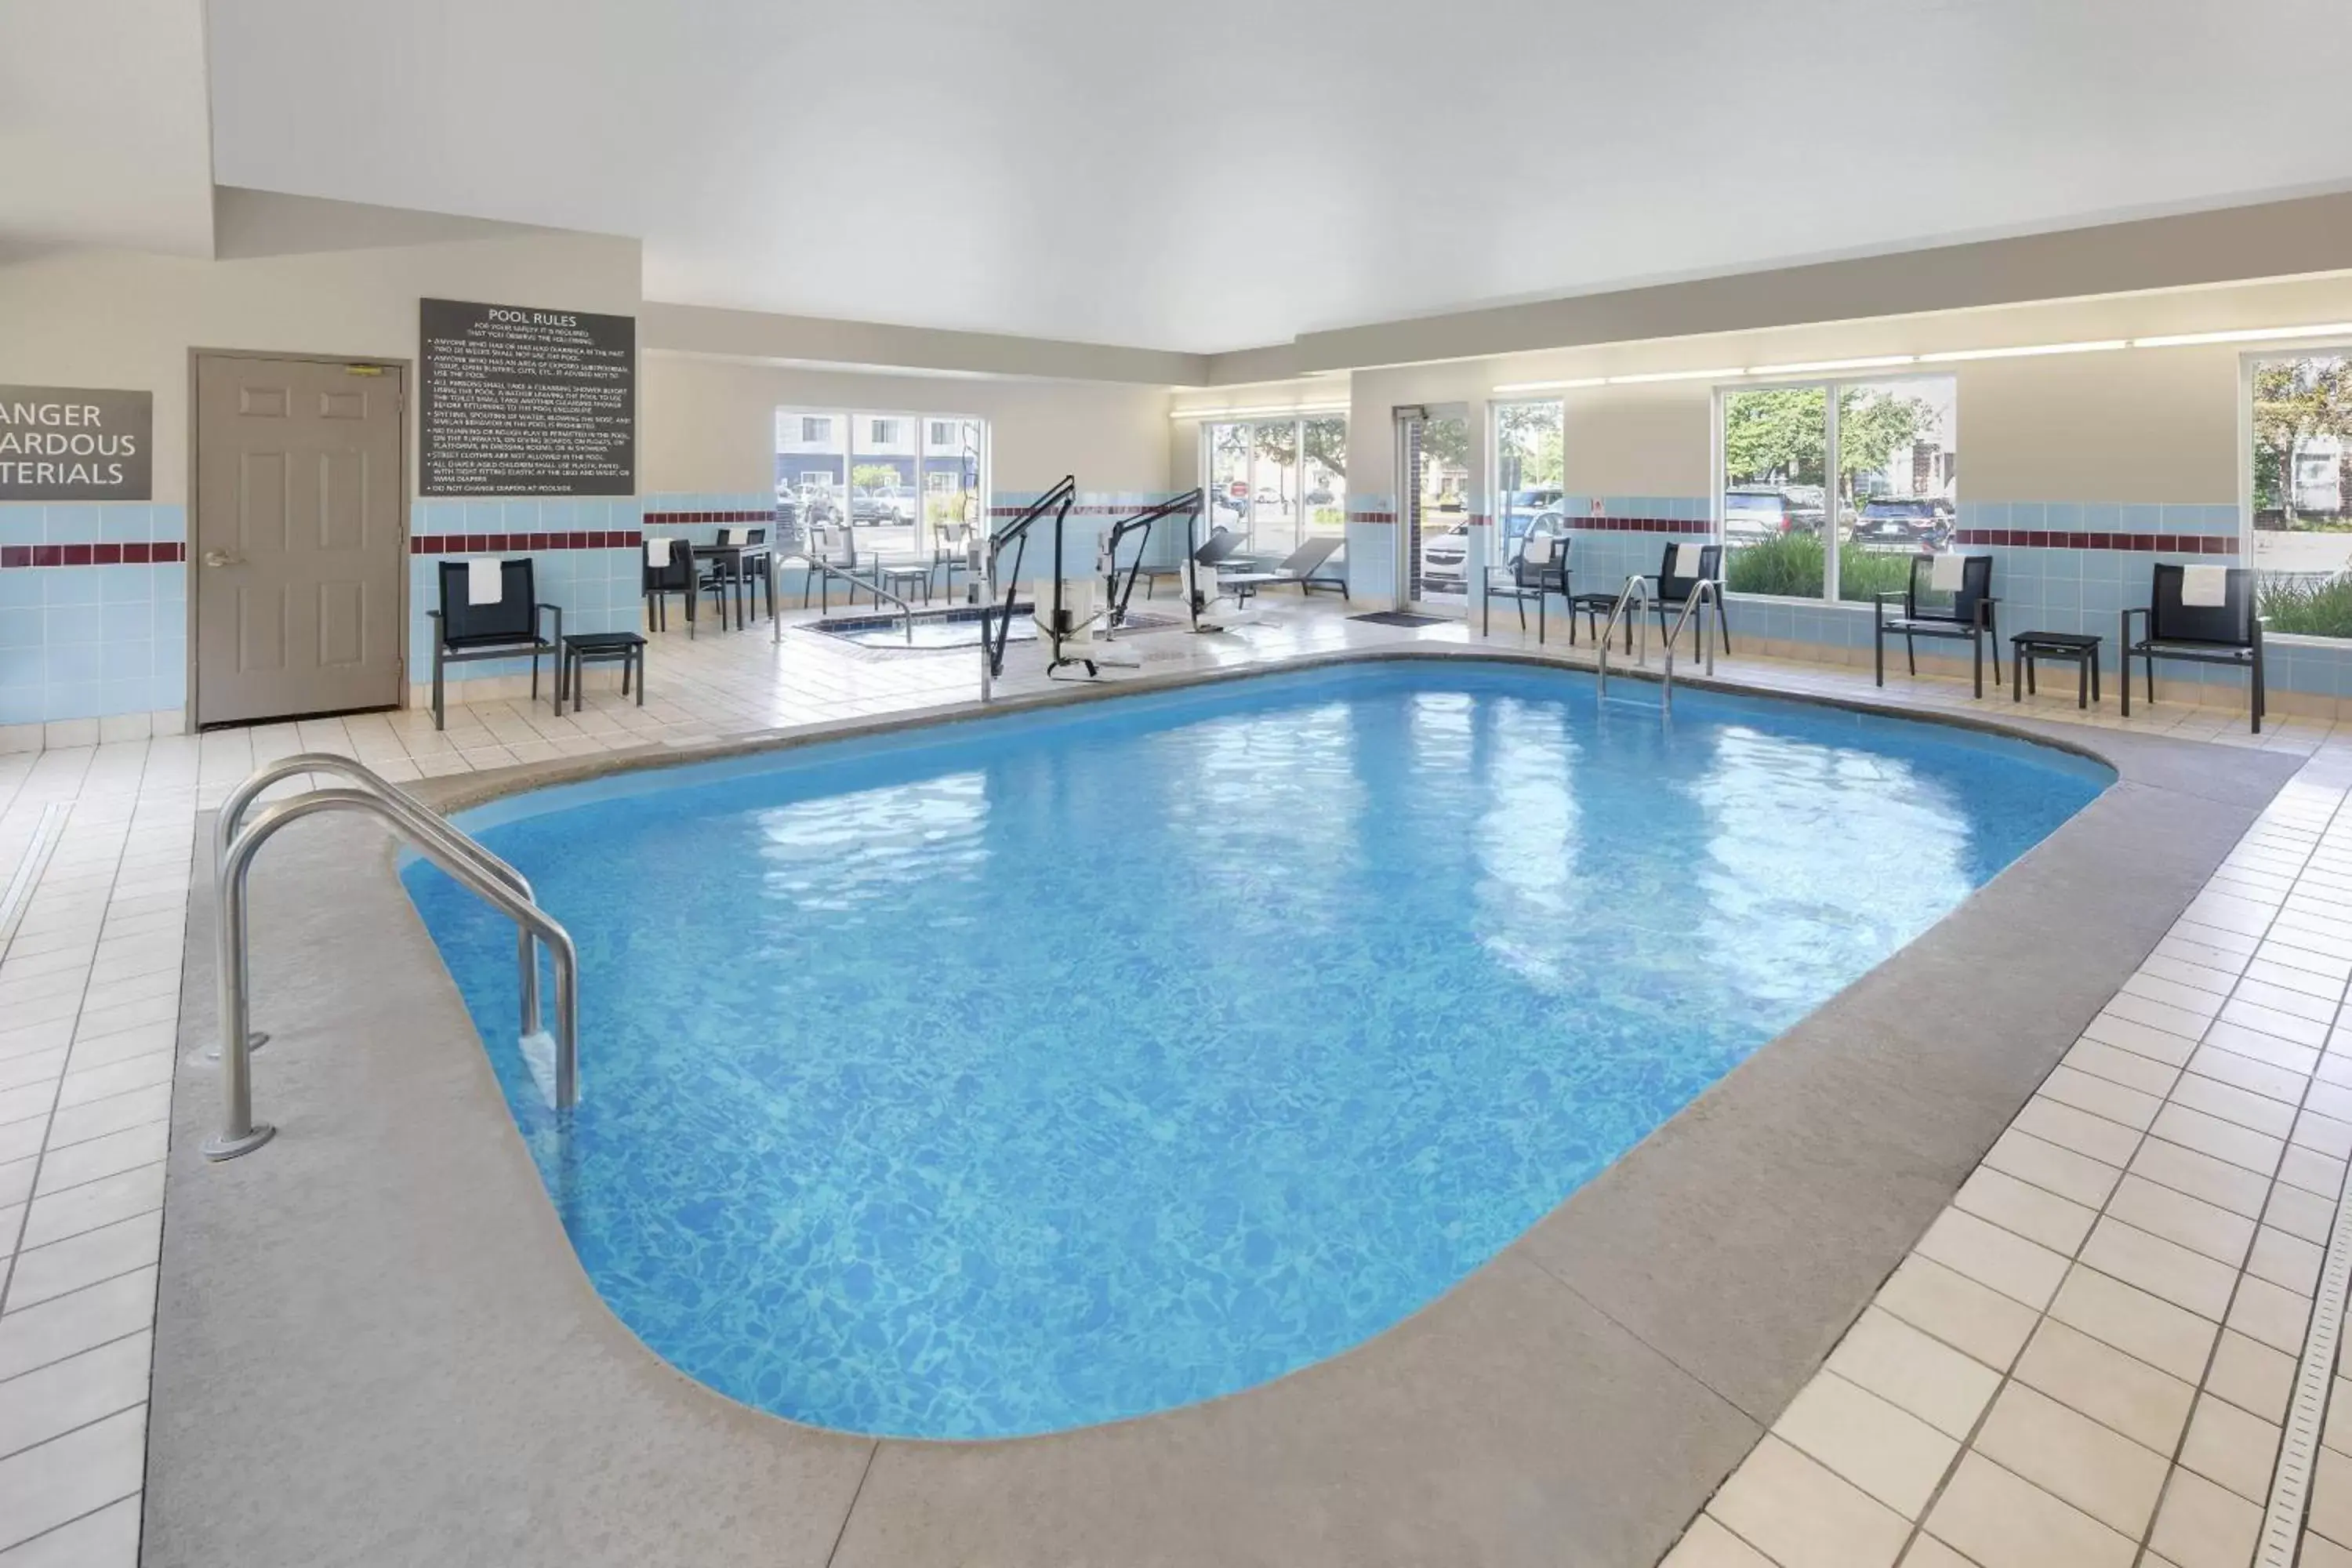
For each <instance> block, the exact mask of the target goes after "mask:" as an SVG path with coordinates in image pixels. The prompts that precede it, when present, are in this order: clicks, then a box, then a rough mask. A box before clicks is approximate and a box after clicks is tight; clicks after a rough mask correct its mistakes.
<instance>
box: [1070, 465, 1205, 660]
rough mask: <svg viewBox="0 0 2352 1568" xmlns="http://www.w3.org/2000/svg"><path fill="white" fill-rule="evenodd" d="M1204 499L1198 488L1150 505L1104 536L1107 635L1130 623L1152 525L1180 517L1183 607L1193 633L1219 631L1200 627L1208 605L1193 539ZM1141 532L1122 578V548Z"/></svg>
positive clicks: (1102, 560) (1101, 560) (1102, 557)
mask: <svg viewBox="0 0 2352 1568" xmlns="http://www.w3.org/2000/svg"><path fill="white" fill-rule="evenodd" d="M1204 499H1205V492H1204V491H1202V489H1200V488H1199V487H1198V486H1195V487H1193V488H1192V489H1189V490H1186V491H1185V492H1184V493H1183V494H1182V495H1181V496H1174V497H1171V499H1169V500H1164V501H1161V502H1160V503H1159V504H1158V505H1156V506H1148V507H1146V508H1144V509H1143V510H1141V511H1139V512H1137V513H1136V514H1135V515H1134V516H1132V517H1123V518H1121V519H1119V520H1118V521H1117V522H1114V523H1112V524H1111V525H1110V530H1109V531H1108V532H1107V533H1105V534H1104V535H1103V542H1102V553H1101V555H1100V556H1099V557H1098V559H1097V566H1098V567H1099V568H1100V569H1101V571H1102V575H1103V598H1104V602H1105V603H1106V604H1107V605H1108V606H1109V612H1110V613H1109V618H1108V621H1107V622H1106V623H1105V626H1104V634H1105V635H1106V636H1108V635H1109V634H1110V633H1112V632H1115V631H1117V630H1118V628H1119V627H1121V626H1125V625H1126V624H1127V610H1128V605H1129V603H1130V602H1131V601H1132V600H1133V599H1134V597H1135V580H1136V578H1138V577H1139V576H1140V575H1142V574H1143V558H1144V556H1146V555H1147V554H1149V553H1150V550H1151V530H1152V526H1153V525H1154V524H1155V523H1159V522H1162V521H1166V520H1167V519H1169V518H1171V517H1181V518H1182V519H1183V520H1184V566H1185V584H1184V604H1185V607H1186V608H1187V609H1188V610H1190V611H1191V612H1192V629H1193V630H1194V631H1214V630H1215V629H1216V628H1215V627H1213V626H1206V627H1204V626H1202V625H1201V612H1202V609H1203V608H1204V607H1205V606H1204V605H1202V602H1201V599H1200V595H1199V594H1198V592H1197V589H1196V586H1195V584H1194V583H1193V581H1192V576H1193V572H1194V567H1193V562H1192V536H1193V533H1194V531H1195V530H1197V529H1198V528H1199V527H1200V522H1201V507H1202V501H1203V500H1204ZM1139 530H1140V531H1141V532H1142V535H1143V537H1142V540H1141V542H1139V543H1138V544H1137V545H1136V547H1135V554H1134V556H1133V557H1132V558H1131V559H1130V560H1129V562H1128V563H1127V573H1126V575H1125V576H1124V578H1122V577H1121V575H1120V574H1119V568H1118V552H1119V547H1120V546H1121V545H1123V544H1125V543H1126V542H1127V540H1128V536H1129V535H1130V534H1132V533H1135V532H1136V531H1139Z"/></svg>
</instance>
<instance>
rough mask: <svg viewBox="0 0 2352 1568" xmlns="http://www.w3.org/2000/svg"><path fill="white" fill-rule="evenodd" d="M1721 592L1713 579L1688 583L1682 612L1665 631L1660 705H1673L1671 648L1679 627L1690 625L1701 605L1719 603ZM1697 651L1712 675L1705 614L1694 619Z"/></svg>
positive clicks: (1712, 658) (1680, 633)
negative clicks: (1673, 626) (1688, 588)
mask: <svg viewBox="0 0 2352 1568" xmlns="http://www.w3.org/2000/svg"><path fill="white" fill-rule="evenodd" d="M1721 595H1722V590H1721V589H1719V588H1717V586H1716V584H1715V579H1714V578H1712V577H1702V578H1700V579H1699V580H1698V581H1697V582H1696V584H1693V585H1692V587H1691V591H1690V594H1689V595H1688V596H1687V597H1686V598H1685V599H1684V600H1683V613H1682V614H1681V615H1679V616H1675V629H1674V630H1673V631H1671V632H1668V633H1667V634H1666V679H1665V686H1664V697H1663V698H1662V699H1661V701H1660V705H1661V706H1663V707H1665V708H1669V709H1671V708H1672V707H1674V705H1675V646H1676V645H1677V644H1679V643H1680V642H1681V641H1682V640H1683V627H1685V626H1688V625H1689V624H1690V618H1691V614H1692V612H1693V611H1695V610H1696V609H1697V608H1698V607H1699V606H1700V605H1721V604H1722V602H1723V601H1722V597H1721ZM1698 651H1699V657H1700V658H1704V659H1705V660H1706V672H1707V674H1708V675H1710V676H1712V675H1714V673H1715V644H1714V643H1713V642H1712V641H1710V640H1709V639H1708V637H1707V635H1706V616H1699V618H1698Z"/></svg>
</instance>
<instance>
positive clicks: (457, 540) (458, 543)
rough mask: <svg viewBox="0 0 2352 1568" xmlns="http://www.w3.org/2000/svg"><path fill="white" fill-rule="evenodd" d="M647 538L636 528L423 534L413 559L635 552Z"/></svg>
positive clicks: (414, 540) (412, 544)
mask: <svg viewBox="0 0 2352 1568" xmlns="http://www.w3.org/2000/svg"><path fill="white" fill-rule="evenodd" d="M642 541H643V536H642V535H640V534H639V533H638V532H637V531H636V530H635V529H634V528H632V529H628V530H625V531H623V530H618V529H614V530H603V531H596V532H592V533H576V532H575V533H419V534H414V535H411V536H410V538H409V541H408V552H409V553H410V554H411V555H484V554H488V553H489V552H492V551H499V550H508V551H514V552H518V553H520V552H522V551H526V550H529V551H532V552H543V551H549V550H634V549H635V548H636V547H637V545H638V544H639V543H640V542H642Z"/></svg>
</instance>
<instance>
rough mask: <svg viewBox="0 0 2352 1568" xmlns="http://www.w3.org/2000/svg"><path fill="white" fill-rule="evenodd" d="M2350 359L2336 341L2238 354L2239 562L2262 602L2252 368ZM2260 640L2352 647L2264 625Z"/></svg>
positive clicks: (2346, 346)
mask: <svg viewBox="0 0 2352 1568" xmlns="http://www.w3.org/2000/svg"><path fill="white" fill-rule="evenodd" d="M2328 357H2333V358H2336V359H2342V360H2346V361H2352V342H2347V341H2343V340H2337V341H2334V342H2319V343H2297V344H2294V345H2293V346H2291V347H2287V348H2252V349H2244V350H2241V351H2240V352H2239V354H2238V564H2239V565H2241V566H2243V567H2244V568H2246V570H2248V571H2249V572H2252V573H2253V574H2254V598H2255V604H2256V605H2257V607H2258V609H2259V606H2260V604H2261V601H2262V568H2260V567H2259V566H2256V565H2255V564H2254V533H2255V529H2254V367H2255V366H2256V365H2258V364H2260V363H2263V362H2264V361H2266V360H2283V359H2321V358H2328ZM2263 642H2264V643H2265V644H2269V643H2284V644H2287V645H2289V646H2291V647H2326V648H2336V649H2339V650H2341V649H2346V648H2352V637H2320V636H2318V635H2317V634H2316V633H2313V632H2274V631H2271V630H2270V629H2268V628H2267V627H2265V628H2264V629H2263Z"/></svg>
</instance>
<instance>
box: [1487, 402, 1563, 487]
mask: <svg viewBox="0 0 2352 1568" xmlns="http://www.w3.org/2000/svg"><path fill="white" fill-rule="evenodd" d="M1495 444H1496V448H1497V450H1496V454H1495V456H1496V465H1495V466H1496V472H1497V473H1498V474H1500V475H1501V478H1502V485H1503V488H1504V489H1507V490H1514V489H1538V488H1539V487H1544V486H1549V487H1552V488H1555V489H1557V488H1558V487H1559V486H1560V485H1562V484H1563V483H1565V482H1566V480H1565V475H1566V469H1565V468H1564V467H1563V464H1562V460H1561V458H1562V453H1561V445H1562V443H1561V440H1560V405H1559V404H1557V403H1506V404H1503V405H1499V406H1498V407H1497V408H1496V410H1495Z"/></svg>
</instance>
